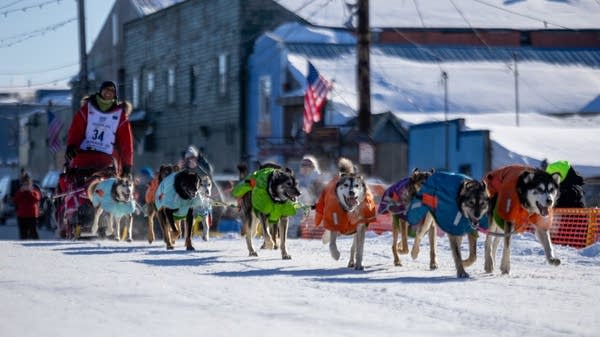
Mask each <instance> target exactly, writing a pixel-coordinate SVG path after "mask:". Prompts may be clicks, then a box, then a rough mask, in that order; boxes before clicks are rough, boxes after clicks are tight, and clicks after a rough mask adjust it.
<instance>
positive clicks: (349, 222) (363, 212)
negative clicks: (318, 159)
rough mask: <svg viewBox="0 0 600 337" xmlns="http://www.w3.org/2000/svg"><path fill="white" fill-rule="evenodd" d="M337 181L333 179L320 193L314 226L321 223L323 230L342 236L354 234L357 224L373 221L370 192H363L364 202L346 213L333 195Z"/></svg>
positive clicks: (373, 208)
mask: <svg viewBox="0 0 600 337" xmlns="http://www.w3.org/2000/svg"><path fill="white" fill-rule="evenodd" d="M337 181H338V179H333V180H332V181H331V182H330V183H329V184H328V185H327V186H326V187H325V189H324V190H323V192H321V196H320V197H319V200H318V201H317V205H316V209H315V211H316V214H315V225H316V226H319V225H320V224H321V222H323V226H324V227H325V229H328V230H330V231H337V232H340V233H341V234H344V235H350V234H354V233H355V232H356V228H357V227H358V224H359V223H364V224H367V225H368V224H369V222H371V221H373V220H375V208H376V207H375V201H374V200H373V195H372V194H371V191H369V189H367V190H366V191H365V193H366V195H365V200H364V201H363V202H362V203H361V204H360V205H358V207H357V208H356V209H355V210H354V211H353V212H349V213H348V212H346V211H344V209H343V208H342V206H341V205H340V202H339V201H338V199H337V196H336V193H335V185H336V184H337Z"/></svg>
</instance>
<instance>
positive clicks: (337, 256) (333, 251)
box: [329, 247, 340, 261]
mask: <svg viewBox="0 0 600 337" xmlns="http://www.w3.org/2000/svg"><path fill="white" fill-rule="evenodd" d="M329 254H331V257H332V258H333V259H334V260H336V261H337V260H339V259H340V251H339V250H337V248H335V247H329Z"/></svg>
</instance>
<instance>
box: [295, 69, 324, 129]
mask: <svg viewBox="0 0 600 337" xmlns="http://www.w3.org/2000/svg"><path fill="white" fill-rule="evenodd" d="M329 90H331V83H330V82H329V81H327V80H326V79H325V78H324V77H323V76H321V74H319V72H318V71H317V69H316V68H315V66H313V65H312V63H310V62H308V76H307V77H306V92H305V93H304V126H303V127H302V129H303V130H304V132H306V133H310V132H311V131H312V125H313V123H315V122H319V121H320V120H321V109H323V106H325V102H326V100H327V93H329Z"/></svg>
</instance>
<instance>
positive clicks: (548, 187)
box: [484, 165, 560, 274]
mask: <svg viewBox="0 0 600 337" xmlns="http://www.w3.org/2000/svg"><path fill="white" fill-rule="evenodd" d="M484 181H485V183H486V186H487V190H488V192H489V195H490V197H491V200H492V201H491V202H490V205H491V207H490V218H492V219H493V221H492V226H491V227H490V229H491V230H492V231H494V232H496V231H498V230H503V231H504V249H503V252H502V262H501V263H500V270H501V271H502V274H510V238H511V234H512V233H513V231H515V232H519V233H521V232H524V231H525V230H527V228H528V227H529V225H530V224H532V225H534V227H535V234H536V236H537V238H538V240H540V242H541V244H542V246H543V247H544V253H545V254H546V260H548V263H550V264H551V265H554V266H558V265H559V264H560V260H559V259H557V258H556V257H555V256H554V249H553V248H552V241H551V240H550V232H549V229H550V227H551V226H552V208H553V207H554V204H555V203H556V200H557V198H558V191H559V181H560V175H559V174H557V173H556V174H553V175H550V174H549V173H547V172H545V171H543V170H540V169H536V168H533V167H527V166H521V165H509V166H505V167H502V168H499V169H497V170H495V171H492V172H490V173H488V174H487V175H486V176H485V179H484ZM492 241H493V243H492ZM499 241H500V237H495V238H494V240H492V236H491V235H489V234H488V235H487V237H486V238H485V264H484V269H485V271H486V272H487V273H491V272H492V271H493V270H494V258H495V256H496V249H497V247H498V243H499Z"/></svg>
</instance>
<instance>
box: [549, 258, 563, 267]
mask: <svg viewBox="0 0 600 337" xmlns="http://www.w3.org/2000/svg"><path fill="white" fill-rule="evenodd" d="M548 263H550V264H551V265H553V266H558V265H559V264H560V259H557V258H555V257H553V258H551V259H548Z"/></svg>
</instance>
